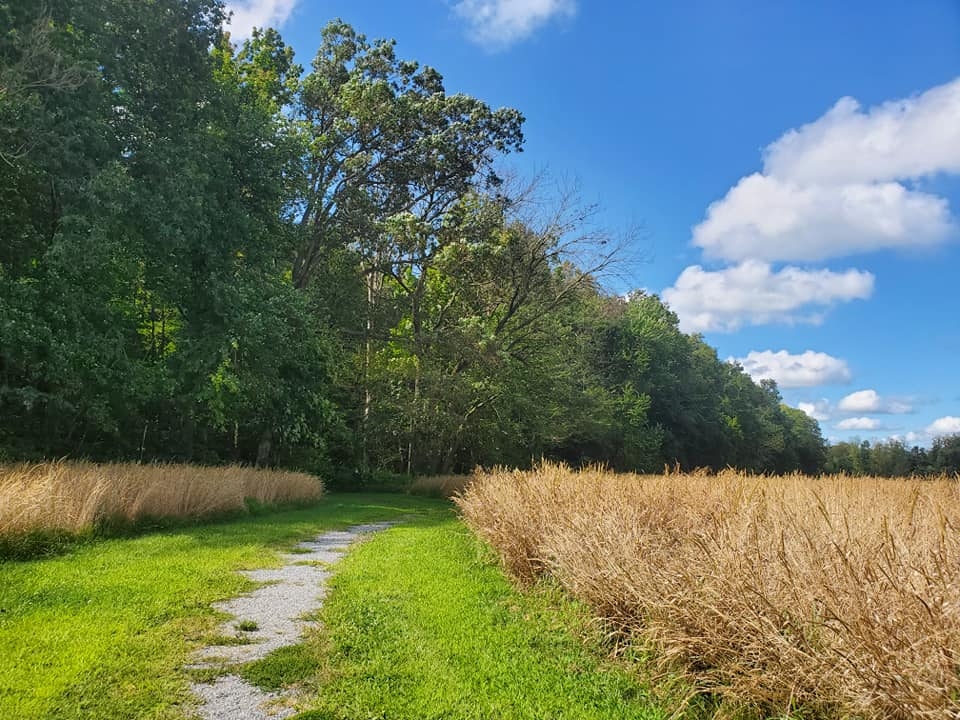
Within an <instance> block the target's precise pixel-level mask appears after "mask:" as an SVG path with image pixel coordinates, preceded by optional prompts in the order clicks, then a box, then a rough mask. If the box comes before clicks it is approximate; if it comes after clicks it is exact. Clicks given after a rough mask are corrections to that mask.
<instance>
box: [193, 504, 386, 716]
mask: <svg viewBox="0 0 960 720" xmlns="http://www.w3.org/2000/svg"><path fill="white" fill-rule="evenodd" d="M391 525H393V523H389V522H380V523H369V524H366V525H355V526H353V527H351V528H348V529H347V530H336V531H331V532H328V533H324V534H323V535H320V536H319V537H317V538H315V539H314V540H309V541H307V542H302V543H300V544H298V545H297V546H296V548H295V552H292V553H289V554H286V555H284V556H283V557H282V560H283V566H282V567H280V568H277V569H270V570H250V571H245V572H243V575H245V576H246V577H248V578H250V579H251V580H255V581H257V582H261V583H265V584H264V585H262V586H261V587H259V588H257V589H256V590H254V591H253V592H252V593H250V594H249V595H243V596H241V597H237V598H233V599H232V600H227V601H225V602H219V603H214V607H215V608H216V609H217V610H221V611H223V612H225V613H227V614H229V615H231V616H232V619H231V620H228V621H226V622H224V623H223V624H222V625H221V626H220V632H221V634H223V635H224V636H227V637H236V636H239V637H242V638H243V640H244V641H245V643H246V644H242V645H214V646H210V647H206V648H203V649H202V650H200V651H199V652H198V653H197V661H196V662H195V663H193V664H192V665H189V666H188V668H193V669H198V668H224V669H229V667H230V666H233V665H241V664H243V663H248V662H251V661H253V660H259V659H261V658H263V657H265V656H266V655H268V654H270V653H271V652H273V651H274V650H276V649H277V648H280V647H283V646H285V645H295V644H296V643H297V642H298V641H299V640H300V638H301V637H302V636H303V633H304V630H306V629H307V628H309V627H311V626H313V625H315V623H313V622H310V621H308V620H305V619H304V616H305V615H307V614H309V613H312V612H315V611H316V610H317V609H319V608H320V607H321V606H322V605H323V597H324V595H325V594H326V581H327V579H328V578H329V577H330V574H331V573H330V571H329V569H328V567H329V566H330V565H332V564H334V563H336V562H337V561H338V560H339V559H340V558H341V557H343V552H344V551H345V550H346V549H347V548H348V547H349V546H350V545H351V544H353V543H354V542H356V541H357V540H359V539H361V538H362V537H364V536H365V535H368V534H370V533H373V532H377V531H379V530H385V529H386V528H388V527H390V526H391ZM241 623H243V624H244V625H245V626H249V627H251V628H255V629H251V630H249V631H243V630H240V629H239V626H240V625H241ZM192 689H193V692H194V693H195V694H196V695H197V696H198V697H199V698H200V700H201V704H200V706H199V708H198V713H199V715H200V717H201V718H203V720H266V719H267V718H271V719H275V718H285V717H289V716H290V715H292V714H293V712H294V711H293V710H292V709H291V708H290V707H289V706H285V705H283V696H282V695H281V694H279V693H268V692H264V691H263V690H261V689H259V688H257V687H255V686H253V685H250V684H249V683H247V682H246V681H244V680H243V679H242V678H240V677H239V676H238V675H235V674H230V673H228V674H225V675H221V676H219V677H218V678H217V679H216V680H215V681H214V682H212V683H195V684H194V685H193V688H192Z"/></svg>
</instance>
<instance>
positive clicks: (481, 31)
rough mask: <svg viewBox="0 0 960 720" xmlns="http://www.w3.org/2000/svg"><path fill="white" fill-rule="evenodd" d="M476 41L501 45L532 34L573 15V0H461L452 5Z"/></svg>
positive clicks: (575, 6)
mask: <svg viewBox="0 0 960 720" xmlns="http://www.w3.org/2000/svg"><path fill="white" fill-rule="evenodd" d="M453 9H454V11H455V12H456V14H457V15H459V16H460V17H461V18H463V19H464V20H466V21H467V24H468V25H469V28H470V36H471V37H472V38H473V39H474V40H475V41H476V42H478V43H480V44H482V45H486V46H489V47H494V48H502V47H506V46H507V45H511V44H513V43H515V42H517V41H519V40H523V39H524V38H526V37H528V36H530V35H531V34H533V32H534V31H536V30H537V29H539V28H540V27H542V26H543V25H545V24H546V23H547V22H549V21H550V20H552V19H553V18H557V17H573V16H574V15H575V14H576V12H577V3H576V1H575V0H460V2H458V3H457V4H456V5H454V7H453Z"/></svg>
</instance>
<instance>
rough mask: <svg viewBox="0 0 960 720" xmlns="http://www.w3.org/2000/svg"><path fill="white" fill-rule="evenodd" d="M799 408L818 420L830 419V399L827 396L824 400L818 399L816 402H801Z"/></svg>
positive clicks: (798, 404)
mask: <svg viewBox="0 0 960 720" xmlns="http://www.w3.org/2000/svg"><path fill="white" fill-rule="evenodd" d="M797 410H802V411H803V412H805V413H806V414H807V415H808V416H810V417H811V418H813V419H814V420H817V421H818V422H823V421H825V420H829V419H830V413H831V409H830V401H829V400H827V399H826V398H824V399H822V400H817V401H816V402H812V403H808V402H801V403H797Z"/></svg>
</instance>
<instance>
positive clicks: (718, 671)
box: [457, 465, 960, 718]
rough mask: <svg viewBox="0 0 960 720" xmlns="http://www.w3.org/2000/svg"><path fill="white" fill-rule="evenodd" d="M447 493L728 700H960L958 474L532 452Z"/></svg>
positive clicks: (508, 560) (519, 568) (898, 703)
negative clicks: (628, 466)
mask: <svg viewBox="0 0 960 720" xmlns="http://www.w3.org/2000/svg"><path fill="white" fill-rule="evenodd" d="M457 502H458V504H459V506H460V508H461V511H462V513H463V515H464V517H465V519H466V520H467V522H468V523H469V524H470V525H471V526H472V527H473V528H474V529H475V530H476V531H477V532H478V534H479V535H481V536H482V537H483V538H485V539H486V540H487V541H489V542H490V543H491V544H492V545H493V546H494V547H495V548H496V549H497V550H498V552H499V553H500V556H501V558H502V559H503V562H504V565H505V566H506V568H507V569H508V570H509V571H510V572H512V573H513V574H514V575H515V576H516V577H517V578H519V579H520V580H522V581H532V580H534V579H536V578H537V577H539V576H541V575H545V574H549V575H551V576H553V577H554V578H556V579H557V580H558V581H559V582H560V583H561V584H562V585H563V586H564V587H566V588H567V589H568V590H569V591H570V592H571V593H572V594H574V595H575V596H577V597H579V598H581V599H583V600H585V601H586V602H588V603H589V604H590V605H591V607H592V608H593V609H594V611H595V612H596V614H597V615H598V616H599V617H600V618H602V619H603V620H604V621H605V622H606V623H607V625H608V627H609V628H611V630H612V631H613V632H614V633H616V634H617V635H618V636H619V637H620V638H621V639H626V640H634V641H637V642H642V643H643V644H644V645H647V646H653V647H655V648H656V649H657V651H658V654H659V658H660V660H661V662H663V663H664V664H665V666H669V667H672V668H680V669H683V670H684V671H685V672H687V673H688V674H689V676H690V677H691V678H692V679H693V680H694V681H695V682H696V683H697V685H698V686H699V687H700V688H702V689H703V690H705V691H709V692H712V693H717V694H719V695H721V696H723V697H724V698H725V699H726V700H727V703H726V706H727V707H728V708H737V711H739V710H742V709H743V708H751V707H752V708H754V709H755V710H758V711H760V712H784V711H793V712H796V711H804V712H808V713H813V714H816V715H825V716H839V717H843V716H855V717H863V718H934V717H937V718H940V717H942V718H947V717H954V718H955V717H957V716H958V714H960V675H958V671H960V534H958V530H960V528H958V525H960V491H958V482H957V478H952V479H951V478H940V479H937V480H884V479H875V478H853V477H843V476H840V477H823V478H809V477H804V476H800V475H792V476H787V477H778V478H763V477H749V476H744V475H741V474H738V473H735V472H724V473H720V474H719V475H716V476H706V475H677V474H675V475H666V476H636V475H614V474H611V473H606V472H603V471H602V470H599V469H587V470H583V471H579V472H573V471H571V470H569V469H567V468H565V467H562V466H555V465H543V466H540V467H538V468H536V469H534V470H533V471H531V472H526V473H523V472H510V471H504V470H497V471H494V472H490V473H478V474H477V476H476V477H475V478H474V480H473V482H472V483H471V484H470V485H469V487H468V488H467V490H466V491H465V493H464V494H463V495H462V496H460V497H459V498H458V500H457Z"/></svg>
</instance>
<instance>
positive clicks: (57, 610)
mask: <svg viewBox="0 0 960 720" xmlns="http://www.w3.org/2000/svg"><path fill="white" fill-rule="evenodd" d="M447 507H448V506H447V505H446V504H444V503H441V502H439V501H430V500H424V499H415V498H408V497H404V496H399V495H391V496H376V495H332V496H328V497H326V498H325V499H324V500H322V501H321V502H320V503H319V504H318V505H316V506H314V507H310V508H304V509H300V510H296V511H289V512H281V513H276V514H272V515H263V516H258V517H254V518H247V519H243V520H238V521H233V522H224V523H218V524H210V525H197V526H193V527H186V528H180V529H176V530H168V531H164V532H157V533H153V534H148V535H143V536H140V537H136V538H130V539H113V540H103V541H100V542H95V543H89V544H84V545H81V546H77V547H75V548H74V550H73V551H72V552H70V553H69V554H67V555H63V556H60V557H55V558H45V559H40V560H33V561H29V562H14V561H7V562H0V718H17V719H18V720H29V719H31V718H64V719H66V718H76V719H80V718H84V719H87V718H98V719H104V720H105V719H109V718H116V719H117V720H120V719H121V718H122V719H123V720H129V719H130V718H182V717H184V715H185V714H186V713H187V712H188V710H189V704H190V702H191V701H190V699H189V694H188V691H187V688H188V685H189V682H190V678H189V676H188V675H187V674H186V673H185V672H184V671H183V670H182V669H181V668H182V666H183V665H184V664H185V663H186V662H188V659H189V654H190V652H191V650H193V649H194V648H196V647H199V646H201V645H203V644H206V643H205V640H206V639H209V638H210V637H212V636H213V635H214V634H216V632H217V630H216V628H217V626H218V625H219V622H220V621H219V619H218V617H217V614H216V613H215V612H214V611H213V610H212V609H211V607H210V604H211V603H212V602H214V601H216V600H219V599H223V598H226V597H230V596H234V595H236V594H238V593H241V592H243V591H246V590H249V589H251V587H252V583H250V582H249V581H247V580H245V579H244V578H243V577H242V576H240V575H238V574H237V573H236V572H235V571H236V570H238V569H243V568H254V567H264V566H269V565H271V564H275V563H276V562H277V557H278V551H280V550H283V549H286V548H288V547H289V546H290V545H291V544H292V543H294V542H296V541H299V540H302V539H305V538H309V537H313V536H315V535H316V534H318V533H319V532H322V531H324V530H328V529H333V528H340V527H345V526H348V525H352V524H355V523H361V522H369V521H373V520H382V519H390V518H398V517H405V516H409V515H410V514H411V513H413V514H416V513H424V512H427V513H429V512H433V513H436V512H438V511H439V512H448V510H446V508H447Z"/></svg>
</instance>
